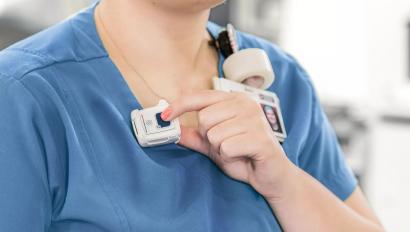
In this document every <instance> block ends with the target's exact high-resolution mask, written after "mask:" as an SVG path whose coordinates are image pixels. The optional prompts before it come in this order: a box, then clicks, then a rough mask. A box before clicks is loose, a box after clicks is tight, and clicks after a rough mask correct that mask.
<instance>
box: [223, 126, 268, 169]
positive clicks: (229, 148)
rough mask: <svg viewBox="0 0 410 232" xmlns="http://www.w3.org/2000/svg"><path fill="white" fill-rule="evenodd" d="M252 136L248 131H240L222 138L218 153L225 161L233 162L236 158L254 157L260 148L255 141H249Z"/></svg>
mask: <svg viewBox="0 0 410 232" xmlns="http://www.w3.org/2000/svg"><path fill="white" fill-rule="evenodd" d="M254 139H255V138H252V137H251V135H250V134H249V133H246V132H245V133H242V134H238V135H235V136H232V137H230V138H228V139H226V140H224V141H223V142H222V143H221V145H220V146H219V155H220V156H221V159H223V160H224V161H226V162H235V161H237V160H238V159H243V158H251V159H254V158H255V156H256V155H257V153H258V151H259V149H260V148H258V147H257V145H256V144H257V143H254V142H251V141H253V140H254Z"/></svg>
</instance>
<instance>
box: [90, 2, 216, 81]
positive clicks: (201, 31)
mask: <svg viewBox="0 0 410 232" xmlns="http://www.w3.org/2000/svg"><path fill="white" fill-rule="evenodd" d="M97 7H99V8H100V9H99V11H100V15H101V16H102V18H101V20H102V21H103V23H104V25H105V27H106V29H107V32H108V33H109V34H110V37H111V38H112V39H113V40H114V42H115V44H116V45H117V46H118V47H119V49H120V50H122V53H124V55H125V57H126V58H127V59H128V60H129V61H130V63H131V64H135V63H136V64H138V68H141V66H142V67H144V65H148V61H150V62H151V64H152V62H155V64H156V65H157V66H158V67H162V68H164V69H166V68H167V65H171V64H172V65H173V68H174V70H175V75H180V72H189V71H192V70H194V69H195V66H196V63H197V62H198V59H201V58H199V56H198V55H199V53H201V50H204V46H203V45H204V42H206V41H207V40H208V39H209V35H208V33H207V31H206V24H207V21H208V17H209V10H205V11H203V12H197V13H188V12H167V11H165V10H162V9H159V8H158V7H157V6H156V5H154V4H152V3H151V2H149V1H120V0H114V1H102V2H101V3H100V4H99V6H97ZM205 48H206V47H205ZM144 61H145V62H147V63H145V62H144ZM172 61H173V62H172ZM148 66H149V65H148ZM151 66H152V65H151ZM143 71H144V70H143Z"/></svg>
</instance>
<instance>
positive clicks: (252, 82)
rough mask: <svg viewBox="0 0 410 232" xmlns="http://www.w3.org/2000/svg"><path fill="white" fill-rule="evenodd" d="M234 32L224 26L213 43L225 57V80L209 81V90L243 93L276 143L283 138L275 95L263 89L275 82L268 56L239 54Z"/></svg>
mask: <svg viewBox="0 0 410 232" xmlns="http://www.w3.org/2000/svg"><path fill="white" fill-rule="evenodd" d="M237 44H238V43H237V40H236V32H235V28H234V27H233V26H232V25H231V24H228V25H227V27H226V29H225V30H223V31H222V32H221V33H220V34H219V36H218V38H217V39H216V41H215V45H216V47H217V48H218V49H219V50H220V51H221V53H222V55H224V56H225V58H226V59H225V62H224V64H223V66H222V68H223V71H224V74H225V78H219V77H213V78H212V82H213V87H214V89H216V90H222V91H226V92H244V93H246V94H248V95H249V96H251V97H252V98H253V99H254V100H255V101H257V102H258V103H259V104H260V105H261V107H262V109H263V112H264V113H265V116H266V118H267V120H268V122H269V124H270V126H271V127H272V130H273V132H274V134H275V136H276V137H277V139H278V140H279V141H280V142H284V140H285V139H286V137H287V134H286V129H285V125H284V123H283V117H282V111H281V108H280V102H279V98H278V97H277V95H276V94H275V93H273V92H271V91H267V90H265V89H267V88H269V86H271V85H272V83H273V82H274V80H275V74H274V71H273V68H272V64H271V62H270V60H269V57H268V55H267V54H266V52H265V51H264V50H263V49H259V48H247V49H242V50H239V48H238V45H237Z"/></svg>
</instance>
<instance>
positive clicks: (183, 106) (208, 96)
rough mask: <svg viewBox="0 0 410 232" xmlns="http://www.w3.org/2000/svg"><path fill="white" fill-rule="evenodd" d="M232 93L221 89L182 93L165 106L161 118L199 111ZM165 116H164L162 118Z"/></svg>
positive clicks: (172, 117) (231, 95)
mask: <svg viewBox="0 0 410 232" xmlns="http://www.w3.org/2000/svg"><path fill="white" fill-rule="evenodd" d="M233 96H234V95H233V94H232V93H228V92H225V91H221V90H202V91H200V92H198V93H190V94H184V95H182V96H181V97H179V98H178V99H176V100H175V101H173V102H172V103H170V105H169V106H168V107H167V109H165V110H164V111H163V114H162V115H161V117H162V119H163V120H167V121H169V120H172V119H174V118H177V117H178V116H180V115H181V114H183V113H185V112H191V111H199V110H201V109H203V108H205V107H208V106H210V105H213V104H215V103H217V102H220V101H223V100H227V99H230V98H232V97H233ZM164 117H165V118H164Z"/></svg>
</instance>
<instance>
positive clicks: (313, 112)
mask: <svg viewBox="0 0 410 232" xmlns="http://www.w3.org/2000/svg"><path fill="white" fill-rule="evenodd" d="M95 6H96V4H93V5H92V6H91V7H89V8H87V9H85V10H83V11H82V12H79V13H78V14H76V15H74V16H73V17H71V18H69V19H67V20H65V21H64V22H62V23H59V24H57V25H55V26H53V27H51V28H49V29H46V30H45V31H43V32H41V33H38V34H36V35H34V36H32V37H30V38H28V39H25V40H23V41H21V42H18V43H17V44H15V45H13V46H11V47H9V48H7V49H5V50H3V51H2V52H1V53H0V230H1V231H24V232H25V231H87V232H89V231H178V232H180V231H198V232H199V231H235V232H241V231H244V232H245V231H246V232H249V231H281V228H280V226H279V224H278V222H277V220H276V219H275V216H274V213H273V212H272V210H271V209H270V207H269V205H268V204H267V202H266V201H265V200H264V198H263V197H262V196H261V195H259V194H258V193H257V192H256V191H254V190H253V189H252V187H250V186H249V185H247V184H244V183H241V182H238V181H235V180H233V179H231V178H229V177H228V176H226V175H225V174H224V173H223V172H222V171H221V170H220V169H218V167H217V166H215V165H214V163H212V162H211V161H210V160H209V159H207V158H206V157H205V156H203V155H201V154H199V153H197V152H195V151H193V150H190V149H187V148H184V147H182V146H180V145H177V144H167V145H163V146H158V147H151V148H143V147H140V146H139V145H138V143H137V141H136V139H135V137H134V135H133V131H132V127H131V119H130V112H131V111H132V110H133V109H136V108H138V109H141V105H140V104H139V103H138V101H137V99H136V98H135V96H134V95H133V94H132V92H131V90H130V89H129V87H128V85H127V84H126V82H125V80H124V78H123V77H122V76H121V74H120V73H119V71H118V69H117V68H116V66H115V65H114V64H113V62H112V60H111V59H110V58H109V56H108V54H107V51H106V50H105V49H104V47H103V44H102V42H101V40H100V38H99V35H98V33H97V30H96V26H95V22H94V19H93V13H94V9H95ZM208 30H209V31H210V32H211V33H212V35H213V36H216V35H217V34H218V32H219V30H220V27H219V26H217V25H215V24H213V23H209V24H208ZM237 36H238V43H239V46H240V48H241V49H244V48H255V47H256V48H262V49H264V50H265V51H266V52H267V53H268V54H269V58H270V59H271V62H272V65H273V67H274V70H275V74H276V81H275V82H274V83H273V85H272V86H270V87H269V90H270V91H273V92H275V93H276V94H277V95H278V96H279V98H280V100H281V107H282V110H283V117H284V122H285V125H286V129H287V132H288V138H287V140H286V141H285V142H284V144H283V148H284V150H285V152H286V154H287V155H288V157H289V159H290V160H291V161H292V162H294V163H295V164H296V165H297V166H299V167H300V168H302V169H303V170H305V171H306V172H308V173H309V174H310V175H312V176H313V177H314V178H316V179H317V180H319V181H320V182H321V183H322V184H324V185H325V186H326V187H327V188H329V189H330V190H331V191H332V192H333V193H334V194H335V195H337V197H339V198H340V199H342V200H345V199H346V198H347V197H348V196H349V195H350V194H351V193H352V192H353V191H354V189H355V186H356V184H357V181H356V179H355V178H354V176H353V175H352V172H351V170H350V169H349V167H348V166H347V165H346V163H345V160H344V157H343V154H342V152H341V150H340V147H339V145H338V143H337V140H336V137H335V134H334V131H333V130H332V128H331V126H330V125H329V122H328V120H327V118H326V116H325V115H324V113H323V110H322V108H321V107H320V105H319V101H318V98H317V95H316V93H315V91H314V88H313V87H312V83H311V81H310V79H309V77H308V75H307V74H306V72H305V71H304V70H303V69H302V68H301V67H300V66H299V64H298V63H297V62H296V61H295V59H293V58H292V57H291V56H289V55H288V54H286V53H284V52H283V51H282V50H281V49H279V48H278V47H276V46H275V45H273V44H272V43H270V42H268V41H265V40H263V39H260V38H257V37H255V36H252V35H249V34H246V33H243V32H238V35H237ZM221 58H222V57H221ZM222 62H223V59H220V64H219V66H220V67H221V64H222ZM220 67H219V70H221V68H220ZM289 184H292V183H289ZM306 213H307V214H308V213H309V212H306ZM295 223H297V222H296V221H295Z"/></svg>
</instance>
